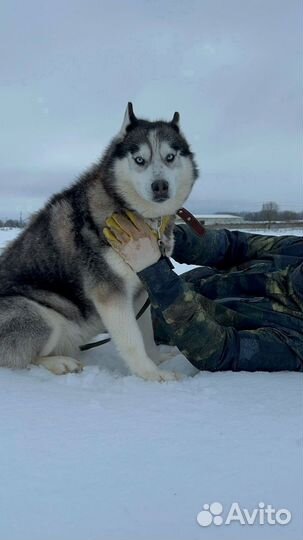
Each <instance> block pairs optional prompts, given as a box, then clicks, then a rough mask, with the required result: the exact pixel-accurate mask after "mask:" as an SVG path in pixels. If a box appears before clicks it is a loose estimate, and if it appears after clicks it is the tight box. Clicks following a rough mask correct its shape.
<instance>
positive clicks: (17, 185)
mask: <svg viewBox="0 0 303 540" xmlns="http://www.w3.org/2000/svg"><path fill="white" fill-rule="evenodd" d="M300 19H301V20H302V9H301V8H300V1H299V0H298V1H297V0H183V1H180V0H179V1H178V0H119V1H118V0H111V1H109V0H108V1H106V2H105V1H103V0H86V1H84V0H81V1H79V0H52V1H47V2H45V1H41V0H39V1H38V0H36V1H34V0H27V1H26V2H20V1H16V0H9V1H8V0H4V1H3V0H2V2H1V8H0V40H1V47H0V65H1V69H0V78H1V89H0V98H1V99H0V119H1V131H0V193H1V198H0V217H2V218H3V217H11V216H17V215H19V212H20V211H21V210H22V211H23V215H24V216H25V215H27V214H28V213H29V212H32V211H33V210H36V209H37V208H39V207H40V206H41V205H42V204H43V203H44V202H45V200H46V199H47V197H48V196H49V195H51V194H52V193H54V192H56V191H58V190H59V189H61V188H62V187H64V186H67V185H68V184H69V183H70V182H71V181H72V180H73V179H74V178H75V176H77V175H78V174H79V173H81V172H82V171H83V170H84V169H85V168H86V167H88V166H89V165H90V164H91V163H92V162H93V161H94V160H96V158H98V157H99V155H100V154H101V153H102V151H103V149H104V147H105V146H106V144H107V143H108V142H109V140H110V139H111V138H112V136H113V135H115V134H116V132H117V131H118V129H119V128H120V125H121V122H122V119H123V114H124V109H125V106H126V103H127V101H129V100H131V101H133V103H134V108H135V112H136V114H137V116H142V117H147V118H150V119H156V118H161V117H162V118H164V119H170V118H171V116H172V114H173V112H174V111H175V110H178V111H180V114H181V125H182V128H183V131H184V132H185V134H186V135H187V138H188V139H189V141H190V142H191V145H192V148H193V150H194V152H195V153H196V156H197V160H198V164H199V167H200V171H201V175H200V179H199V180H198V182H197V184H196V186H195V189H194V192H193V194H192V196H191V199H190V201H189V203H188V206H189V208H191V209H192V210H195V211H198V210H201V211H203V212H206V211H210V212H211V211H215V210H234V211H235V210H242V209H248V210H250V209H257V208H259V207H260V206H261V204H262V202H263V201H265V200H275V201H277V202H278V203H279V204H280V205H281V207H282V208H290V209H293V210H302V208H303V189H302V163H301V159H300V150H301V151H302V145H301V148H299V146H300V144H299V130H300V129H301V127H300V126H301V124H302V108H301V103H300V81H299V79H300V73H299V61H300V58H299V54H300ZM301 37H302V36H301ZM301 52H302V51H301Z"/></svg>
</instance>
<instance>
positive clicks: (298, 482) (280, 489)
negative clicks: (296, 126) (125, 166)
mask: <svg viewBox="0 0 303 540" xmlns="http://www.w3.org/2000/svg"><path fill="white" fill-rule="evenodd" d="M283 234H287V233H285V231H283ZM299 234H300V233H299ZM8 236H11V237H12V236H13V234H12V233H11V231H0V247H1V246H2V247H3V246H4V244H5V243H6V239H8ZM183 266H185V269H186V270H188V269H189V267H188V266H186V265H178V266H177V270H178V271H183V270H184V268H182V267H183ZM83 358H84V363H85V369H84V371H83V372H82V373H81V374H69V375H65V376H60V377H58V376H55V375H52V374H51V373H50V372H48V371H46V370H44V369H43V368H38V367H31V368H30V369H28V370H24V371H12V370H9V369H4V368H2V369H1V371H0V479H1V482H0V540H41V539H42V538H43V540H54V539H55V540H83V539H85V540H155V539H159V540H162V539H163V540H164V539H165V540H200V539H202V538H203V539H205V538H207V540H212V539H214V540H218V538H220V539H223V540H225V539H226V540H229V539H232V540H250V539H251V540H256V538H258V540H271V539H275V540H279V539H285V540H286V539H287V540H299V539H300V538H301V537H302V534H303V526H302V498H303V487H302V486H303V483H302V480H303V477H302V476H303V475H302V447H303V433H302V426H303V421H302V420H303V397H302V378H301V377H302V375H301V374H298V373H276V374H268V373H254V374H249V373H244V372H243V373H214V374H211V373H198V374H196V371H195V370H194V368H192V367H191V366H190V364H189V363H188V362H187V361H186V360H185V359H184V357H182V355H180V354H178V355H177V356H175V357H173V358H172V359H170V360H168V361H167V362H166V366H165V367H167V368H172V367H175V368H176V369H178V370H179V371H183V373H185V374H186V375H187V376H186V377H185V378H184V379H183V380H182V381H179V382H171V383H163V384H159V383H152V382H146V381H143V380H140V379H138V378H136V377H134V376H129V375H127V373H126V372H125V369H124V368H123V366H122V362H121V360H120V359H119V358H118V356H117V354H116V353H115V350H114V348H113V346H112V345H111V344H108V345H104V346H103V347H102V348H100V349H96V350H93V351H89V352H87V353H85V354H84V355H83ZM194 374H196V375H195V376H192V375H194ZM214 501H217V502H220V503H221V504H222V505H223V507H224V512H223V515H225V513H226V510H227V509H228V508H229V507H230V505H231V503H232V502H238V503H239V505H240V507H241V508H245V507H246V508H248V509H249V510H250V511H252V510H253V509H254V508H258V504H259V502H264V503H265V505H267V504H271V505H272V506H274V507H275V508H277V509H279V508H286V509H288V510H289V511H290V512H291V513H292V519H291V521H290V523H289V524H288V525H284V526H282V525H278V524H276V525H269V524H267V523H266V524H265V525H260V524H258V523H255V524H254V525H247V524H246V525H240V524H239V523H231V524H230V525H224V524H223V525H221V526H220V527H219V526H216V525H214V524H213V525H210V526H209V527H205V528H203V527H201V526H199V525H198V523H197V519H196V518H197V514H198V513H199V512H200V511H201V510H202V508H203V505H204V504H206V503H208V504H210V503H212V502H214Z"/></svg>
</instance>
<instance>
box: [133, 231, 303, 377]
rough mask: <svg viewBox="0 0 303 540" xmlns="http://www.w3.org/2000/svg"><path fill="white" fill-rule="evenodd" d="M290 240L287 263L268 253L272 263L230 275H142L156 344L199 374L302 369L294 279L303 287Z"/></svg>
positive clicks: (300, 314) (302, 333) (300, 248)
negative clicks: (176, 350) (175, 352)
mask: <svg viewBox="0 0 303 540" xmlns="http://www.w3.org/2000/svg"><path fill="white" fill-rule="evenodd" d="M186 234H190V233H188V232H186ZM242 234H243V235H244V234H245V233H242ZM257 236H259V235H248V234H247V239H246V240H245V241H247V242H248V244H249V242H251V243H252V238H253V239H254V243H256V237H257ZM268 238H270V239H271V240H270V242H271V245H272V244H273V241H272V237H268ZM291 238H292V237H285V239H287V241H285V242H284V252H283V253H284V254H285V250H286V252H288V255H287V253H286V255H287V257H288V260H287V261H286V262H287V264H286V262H285V261H284V262H285V264H283V262H282V258H281V255H280V254H281V252H282V251H281V249H280V252H279V253H280V254H277V253H274V250H273V248H272V247H271V250H270V251H268V254H269V255H270V256H269V257H267V258H266V256H265V257H263V260H261V259H258V260H255V261H254V264H252V265H250V264H244V265H243V266H242V267H241V268H239V267H237V268H234V269H233V270H232V271H230V269H229V271H226V270H225V269H222V266H224V265H222V264H221V269H218V268H215V267H206V266H204V267H201V268H196V269H194V270H191V271H189V272H187V273H185V274H183V275H182V276H177V275H176V274H174V272H172V270H170V269H169V268H168V266H167V265H166V267H165V265H164V264H163V263H161V262H160V263H157V264H156V265H154V269H153V270H149V269H147V270H144V271H143V272H142V274H144V279H143V281H144V283H145V285H147V289H148V291H149V293H150V298H151V302H152V318H153V325H154V335H155V340H156V342H157V343H158V344H159V343H165V344H170V345H175V346H177V347H178V348H179V350H180V351H181V352H182V353H183V354H184V355H185V356H186V358H187V359H188V360H189V361H190V362H191V363H192V364H193V365H194V366H195V367H197V368H198V369H200V370H209V371H217V370H234V371H240V370H245V371H281V370H290V371H303V310H302V308H303V301H302V300H303V299H302V298H301V297H300V295H299V293H298V294H295V292H294V286H295V284H296V281H295V280H297V282H298V283H299V286H300V287H301V286H302V283H303V264H302V263H300V260H301V261H302V260H303V239H302V238H301V239H300V240H299V238H297V239H296V240H294V242H293V243H292V248H291V249H292V254H291V257H293V252H294V245H295V249H296V253H297V254H298V259H297V262H298V261H299V264H297V265H295V264H294V265H293V266H289V253H290V248H289V246H290V244H291V240H290V239H291ZM242 239H243V238H242ZM257 240H258V239H257ZM195 241H196V240H195ZM191 242H192V239H191ZM260 242H262V243H263V248H262V255H263V256H264V252H266V249H264V242H265V240H264V237H262V239H261V240H260ZM279 242H280V244H279V246H280V245H281V238H280V239H279ZM277 243H278V242H276V245H277ZM191 249H192V244H191ZM265 254H266V253H265ZM254 255H255V254H254ZM185 258H186V257H185ZM183 260H184V259H183ZM183 260H180V257H179V261H180V262H183ZM285 260H286V259H285ZM293 260H294V259H293ZM186 262H188V261H187V260H186ZM195 262H196V261H195ZM242 262H243V261H242ZM160 267H161V268H160ZM157 273H158V275H157ZM148 274H149V275H148ZM140 277H141V276H140ZM157 281H158V283H159V281H161V283H162V284H163V285H162V288H161V285H157ZM293 284H294V285H293ZM300 290H302V289H300Z"/></svg>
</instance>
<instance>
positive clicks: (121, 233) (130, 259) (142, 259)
mask: <svg viewBox="0 0 303 540" xmlns="http://www.w3.org/2000/svg"><path fill="white" fill-rule="evenodd" d="M125 214H126V215H124V214H116V213H114V214H112V216H111V217H110V218H108V219H107V220H106V222H105V223H106V227H105V228H104V229H103V234H104V236H105V238H106V239H107V240H108V242H109V244H110V245H111V247H112V248H113V249H114V250H115V251H116V252H117V253H118V254H119V255H120V256H121V257H122V259H123V260H124V261H125V262H126V263H127V264H128V265H129V266H130V267H131V268H132V269H133V270H134V272H140V271H141V270H143V269H144V268H147V267H148V266H150V265H152V264H154V263H156V262H157V261H158V260H159V259H160V257H161V253H160V249H159V246H158V240H157V233H156V231H154V230H153V229H151V227H150V226H149V225H147V223H145V222H144V221H143V219H142V218H141V217H140V216H138V215H137V214H135V213H134V212H130V211H129V210H125Z"/></svg>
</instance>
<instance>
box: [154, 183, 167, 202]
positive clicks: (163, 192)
mask: <svg viewBox="0 0 303 540" xmlns="http://www.w3.org/2000/svg"><path fill="white" fill-rule="evenodd" d="M151 188H152V192H153V199H154V201H156V202H162V201H166V199H168V189H169V185H168V182H167V181H166V180H155V181H154V182H153V183H152V185H151Z"/></svg>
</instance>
